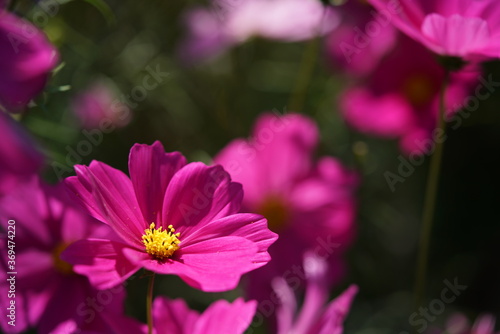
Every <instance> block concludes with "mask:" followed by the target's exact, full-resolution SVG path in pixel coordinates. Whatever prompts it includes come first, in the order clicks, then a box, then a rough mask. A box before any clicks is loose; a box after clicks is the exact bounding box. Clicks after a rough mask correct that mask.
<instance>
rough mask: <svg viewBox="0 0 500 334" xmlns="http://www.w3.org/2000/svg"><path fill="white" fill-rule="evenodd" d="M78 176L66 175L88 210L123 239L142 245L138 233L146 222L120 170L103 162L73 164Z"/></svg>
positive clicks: (129, 184) (67, 183)
mask: <svg viewBox="0 0 500 334" xmlns="http://www.w3.org/2000/svg"><path fill="white" fill-rule="evenodd" d="M75 170H76V173H77V176H72V177H69V178H67V179H66V185H67V186H68V188H69V189H70V190H71V191H72V192H73V193H75V194H76V196H77V197H78V198H79V199H80V201H81V202H82V204H83V205H84V206H85V207H86V208H87V209H88V211H89V212H90V214H91V215H92V216H94V217H95V218H96V219H98V220H100V221H102V222H104V223H106V224H108V225H110V226H111V227H112V228H113V229H114V230H115V232H116V233H117V234H118V235H119V236H120V237H121V238H122V239H123V240H124V241H126V242H128V243H129V244H131V245H134V246H136V247H140V248H142V246H143V245H142V242H141V237H142V234H143V233H144V229H146V228H147V226H146V222H145V221H144V218H143V216H142V214H141V212H140V209H139V205H138V203H137V199H136V197H135V194H134V189H133V187H132V182H131V181H130V179H129V178H128V177H127V176H126V175H125V174H124V173H123V172H121V171H119V170H117V169H114V168H112V167H110V166H108V165H106V164H104V163H102V162H98V161H92V163H91V164H90V166H89V167H87V166H83V165H76V166H75Z"/></svg>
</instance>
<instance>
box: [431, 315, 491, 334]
mask: <svg viewBox="0 0 500 334" xmlns="http://www.w3.org/2000/svg"><path fill="white" fill-rule="evenodd" d="M495 322H496V320H495V317H494V316H492V315H489V314H486V315H482V316H480V317H478V318H477V319H476V321H475V322H474V324H473V325H471V324H470V322H469V320H468V319H467V317H466V316H465V315H463V314H460V313H457V314H454V315H453V316H451V317H450V318H449V319H448V321H447V322H446V328H445V332H446V333H447V334H500V331H495ZM426 333H427V334H438V333H443V330H442V329H438V328H432V329H430V330H428V331H427V332H426Z"/></svg>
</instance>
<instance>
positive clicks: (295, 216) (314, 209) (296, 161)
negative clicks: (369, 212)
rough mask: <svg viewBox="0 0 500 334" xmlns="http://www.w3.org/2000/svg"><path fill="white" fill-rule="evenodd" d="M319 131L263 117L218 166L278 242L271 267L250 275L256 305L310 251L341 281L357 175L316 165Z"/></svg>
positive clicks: (295, 118)
mask: <svg viewBox="0 0 500 334" xmlns="http://www.w3.org/2000/svg"><path fill="white" fill-rule="evenodd" d="M318 137H319V134H318V129H317V128H316V125H315V124H314V123H313V122H312V120H310V119H309V118H307V117H304V116H301V115H298V114H288V115H286V116H276V115H274V114H271V113H268V114H263V115H262V116H261V117H260V118H259V119H258V120H257V122H256V124H255V127H254V130H253V134H252V137H251V138H250V139H249V140H244V139H236V140H234V141H233V142H231V143H230V144H229V145H228V146H227V147H226V148H224V149H223V150H222V151H221V152H220V153H219V154H218V155H217V156H216V157H215V158H214V161H215V162H216V163H219V164H221V165H223V166H224V167H225V168H226V169H227V170H228V171H229V172H230V173H231V175H232V176H233V178H234V180H236V181H237V182H241V183H242V184H243V186H244V188H245V196H244V198H243V210H249V211H254V212H258V213H260V214H262V215H263V216H265V217H266V218H267V219H268V220H269V226H270V228H271V229H272V230H273V231H275V232H277V233H278V234H279V235H280V238H279V239H278V241H277V242H276V243H275V244H274V245H273V246H271V248H270V254H271V257H272V261H271V262H270V264H269V265H267V266H266V267H264V268H261V269H259V270H257V271H255V272H254V273H252V275H251V276H250V279H249V282H250V284H251V286H250V290H251V293H250V295H251V296H252V298H257V299H261V298H268V296H269V293H270V292H271V287H270V284H269V282H270V281H271V279H272V278H273V277H275V276H279V275H282V274H283V273H286V272H289V271H290V270H291V269H293V268H294V267H297V266H300V263H301V261H302V256H303V253H304V251H305V250H306V249H310V248H312V249H315V251H316V252H318V253H321V254H326V255H327V256H328V257H329V261H330V263H331V265H332V266H334V267H335V268H336V271H335V274H334V275H332V276H331V278H332V280H335V281H338V280H339V279H340V278H341V276H342V275H343V266H342V259H343V255H342V254H343V252H344V251H345V250H346V249H347V248H348V246H349V244H350V243H351V241H352V240H353V238H354V233H355V231H354V230H355V228H354V218H355V211H356V204H355V199H354V192H355V189H356V187H357V183H358V179H357V175H355V174H354V173H352V172H350V171H348V170H346V169H345V168H344V166H342V164H341V163H340V162H339V161H337V160H335V159H334V158H331V157H322V158H320V159H319V160H318V161H314V160H313V153H314V150H315V148H316V146H317V145H318Z"/></svg>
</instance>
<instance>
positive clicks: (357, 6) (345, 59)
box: [325, 0, 397, 75]
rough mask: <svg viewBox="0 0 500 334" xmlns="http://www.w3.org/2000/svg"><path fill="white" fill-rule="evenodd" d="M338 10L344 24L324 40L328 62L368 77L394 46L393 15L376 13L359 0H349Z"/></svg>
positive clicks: (386, 12)
mask: <svg viewBox="0 0 500 334" xmlns="http://www.w3.org/2000/svg"><path fill="white" fill-rule="evenodd" d="M336 8H337V12H338V14H339V16H340V19H341V22H340V24H339V26H338V27H337V28H335V29H334V30H332V32H331V33H330V34H329V35H328V36H327V38H326V40H325V44H326V45H325V47H326V53H327V57H328V61H329V62H330V63H331V64H332V65H333V66H334V67H335V68H338V69H339V70H342V71H347V72H349V73H353V74H355V75H362V74H367V73H368V72H370V71H372V70H373V68H374V67H375V66H377V64H378V62H379V61H380V59H382V57H384V56H385V55H386V54H387V52H389V51H390V50H391V49H392V48H393V47H394V46H395V42H396V36H397V30H396V29H395V28H394V26H393V25H392V24H391V17H392V16H391V15H392V14H391V13H390V12H388V11H383V12H377V10H376V9H375V8H373V7H372V6H370V5H369V4H368V3H364V2H362V1H359V0H348V1H347V2H346V3H345V4H343V5H341V6H338V7H336Z"/></svg>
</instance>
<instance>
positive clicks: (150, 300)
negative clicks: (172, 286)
mask: <svg viewBox="0 0 500 334" xmlns="http://www.w3.org/2000/svg"><path fill="white" fill-rule="evenodd" d="M154 282H155V274H154V273H151V276H149V283H148V294H147V296H146V313H147V319H148V334H153V312H152V306H153V285H154Z"/></svg>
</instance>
